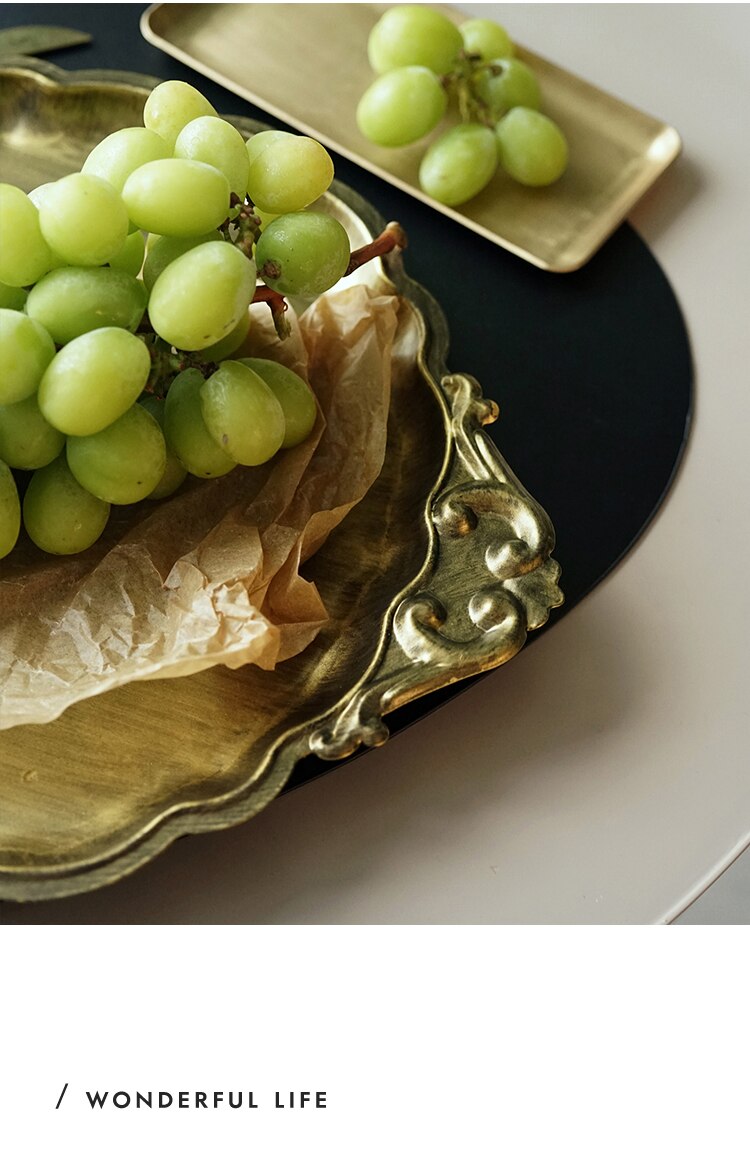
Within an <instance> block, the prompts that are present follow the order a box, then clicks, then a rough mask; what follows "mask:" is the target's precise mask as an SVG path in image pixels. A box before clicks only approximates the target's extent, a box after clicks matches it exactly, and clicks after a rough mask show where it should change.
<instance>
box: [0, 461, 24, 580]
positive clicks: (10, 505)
mask: <svg viewBox="0 0 750 1152" xmlns="http://www.w3.org/2000/svg"><path fill="white" fill-rule="evenodd" d="M20 531H21V501H20V500H19V499H18V489H17V488H16V482H15V480H14V479H13V473H12V472H11V470H10V468H9V467H8V465H7V464H6V463H5V462H4V461H3V460H0V560H2V558H3V556H7V555H8V553H9V552H12V551H13V549H14V548H15V546H16V540H17V539H18V533H19V532H20Z"/></svg>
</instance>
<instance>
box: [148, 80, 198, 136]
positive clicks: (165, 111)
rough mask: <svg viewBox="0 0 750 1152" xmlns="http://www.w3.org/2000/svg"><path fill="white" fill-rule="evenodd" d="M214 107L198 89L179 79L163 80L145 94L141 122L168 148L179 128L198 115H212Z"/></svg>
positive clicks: (178, 132) (179, 130)
mask: <svg viewBox="0 0 750 1152" xmlns="http://www.w3.org/2000/svg"><path fill="white" fill-rule="evenodd" d="M215 115H216V110H215V109H214V108H213V106H212V105H211V104H210V103H209V102H208V100H207V99H206V97H205V96H204V95H203V93H202V92H199V91H198V89H197V88H193V86H192V84H186V83H185V82H184V81H183V80H165V81H164V82H163V83H162V84H157V86H156V87H155V88H154V89H153V91H152V92H151V93H150V94H149V97H148V99H147V100H146V104H145V106H144V109H143V123H144V124H145V126H146V127H147V128H150V129H151V131H152V132H157V133H158V134H159V136H163V137H164V139H165V140H166V142H167V144H168V145H169V148H170V150H171V149H172V148H174V146H175V141H176V140H177V137H178V136H179V134H180V132H181V131H182V129H183V128H184V127H185V125H186V124H189V123H190V121H191V120H195V119H197V117H198V116H215Z"/></svg>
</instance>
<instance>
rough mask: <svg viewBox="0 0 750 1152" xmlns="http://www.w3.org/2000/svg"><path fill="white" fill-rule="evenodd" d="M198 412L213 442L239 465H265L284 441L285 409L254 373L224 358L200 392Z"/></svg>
mask: <svg viewBox="0 0 750 1152" xmlns="http://www.w3.org/2000/svg"><path fill="white" fill-rule="evenodd" d="M200 397H201V413H202V415H203V420H204V423H205V425H206V428H207V429H208V431H209V432H210V434H211V436H213V438H214V441H215V442H216V443H217V444H218V445H219V447H220V448H221V449H222V450H223V451H224V452H226V453H227V454H228V455H229V456H231V457H232V459H233V460H236V461H237V463H238V464H248V465H256V464H265V462H266V461H267V460H270V459H271V457H272V456H275V455H276V453H277V452H278V450H279V448H280V447H281V445H282V443H283V440H284V432H285V426H284V412H283V410H282V407H281V404H280V403H279V401H278V400H277V399H276V397H275V395H274V394H273V392H272V391H271V389H270V388H269V387H268V385H267V384H266V383H265V381H264V380H263V379H262V377H261V376H259V375H258V373H257V372H253V370H252V368H248V366H247V364H241V363H240V362H239V360H225V361H224V363H223V364H220V365H219V367H218V368H217V370H216V371H215V372H214V373H213V375H211V376H209V378H208V380H207V381H206V382H205V384H204V385H203V387H202V388H201V392H200Z"/></svg>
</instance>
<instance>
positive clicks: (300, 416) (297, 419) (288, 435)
mask: <svg viewBox="0 0 750 1152" xmlns="http://www.w3.org/2000/svg"><path fill="white" fill-rule="evenodd" d="M240 364H246V365H247V367H248V368H252V370H253V372H257V374H258V375H259V376H260V378H261V379H262V380H264V381H265V382H266V384H267V385H268V387H269V388H270V389H271V391H272V392H273V394H274V396H275V397H276V399H277V400H278V402H279V404H280V405H281V410H282V412H283V413H284V425H285V429H286V431H285V432H284V439H283V440H282V442H281V447H282V448H293V447H294V446H295V444H301V443H302V441H303V440H306V439H307V437H308V436H309V435H310V433H311V432H312V430H313V426H314V424H315V418H316V416H317V414H318V406H317V404H316V403H315V395H314V393H313V390H312V388H311V387H310V385H309V384H307V383H306V382H305V381H304V380H303V379H302V377H301V376H298V375H297V373H296V372H292V370H291V368H287V367H286V365H285V364H279V363H277V361H276V360H260V359H257V358H255V357H250V356H243V357H242V359H241V360H240Z"/></svg>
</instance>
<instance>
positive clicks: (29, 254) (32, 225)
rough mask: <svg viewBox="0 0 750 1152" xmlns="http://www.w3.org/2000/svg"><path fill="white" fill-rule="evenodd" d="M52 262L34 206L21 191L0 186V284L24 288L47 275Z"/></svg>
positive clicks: (6, 185)
mask: <svg viewBox="0 0 750 1152" xmlns="http://www.w3.org/2000/svg"><path fill="white" fill-rule="evenodd" d="M53 259H54V258H53V256H52V253H51V252H50V249H49V245H48V243H47V241H46V240H45V239H44V236H43V235H42V230H41V228H40V227H39V210H38V208H37V207H36V205H35V204H34V203H33V202H32V201H31V200H30V199H29V197H28V196H27V195H26V193H25V192H22V191H21V189H20V188H16V187H15V186H14V185H13V184H0V281H2V283H3V284H7V285H9V287H11V288H26V287H27V286H28V285H29V284H34V283H36V281H37V280H39V279H40V277H42V276H44V274H45V273H46V272H49V270H50V268H51V267H52V264H53Z"/></svg>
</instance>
